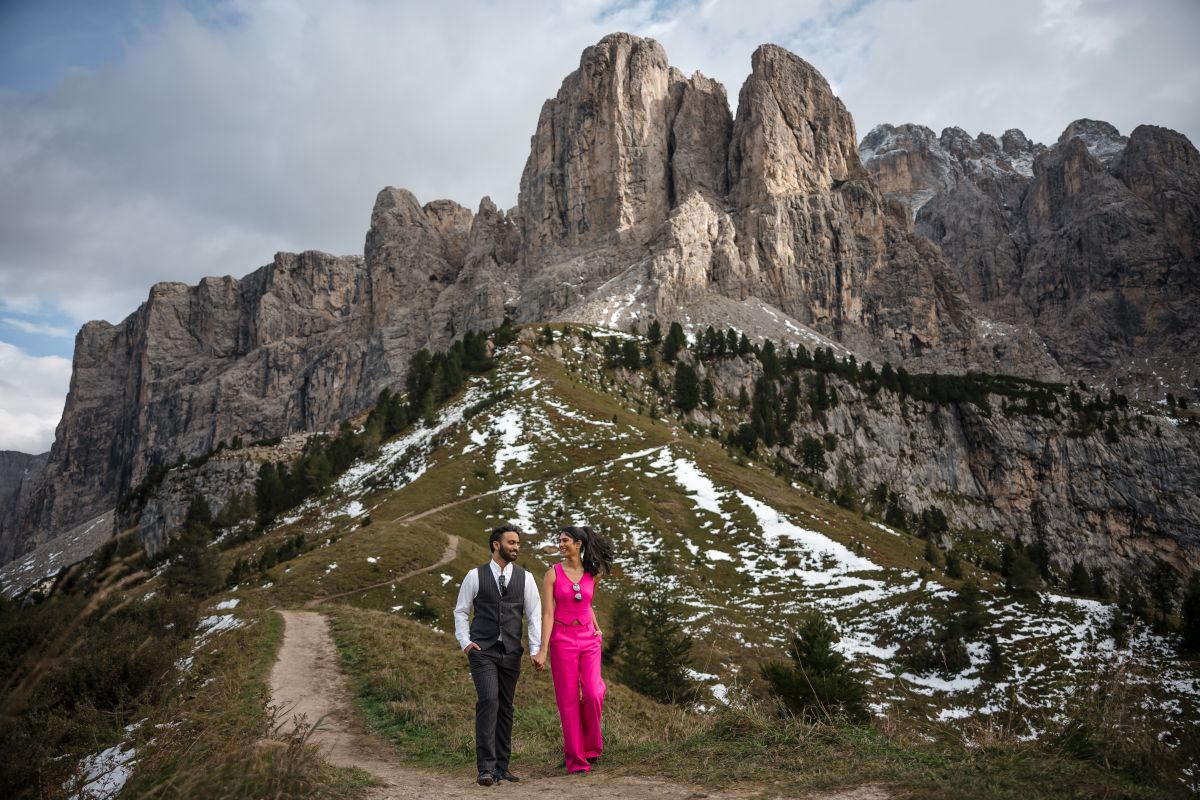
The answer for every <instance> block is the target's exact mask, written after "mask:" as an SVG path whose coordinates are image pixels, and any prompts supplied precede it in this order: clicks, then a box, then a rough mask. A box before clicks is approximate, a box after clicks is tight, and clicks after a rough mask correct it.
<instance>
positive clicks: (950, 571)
mask: <svg viewBox="0 0 1200 800" xmlns="http://www.w3.org/2000/svg"><path fill="white" fill-rule="evenodd" d="M962 576H963V566H962V558H960V557H959V555H958V551H956V550H950V551H949V552H947V553H946V577H948V578H961V577H962Z"/></svg>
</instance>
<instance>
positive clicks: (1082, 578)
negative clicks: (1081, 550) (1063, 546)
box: [1067, 561, 1092, 596]
mask: <svg viewBox="0 0 1200 800" xmlns="http://www.w3.org/2000/svg"><path fill="white" fill-rule="evenodd" d="M1067 591H1069V592H1071V593H1072V594H1078V595H1084V596H1086V595H1089V594H1091V592H1092V577H1091V576H1090V575H1088V571H1087V567H1085V566H1084V565H1083V562H1082V561H1076V562H1075V563H1074V564H1072V565H1071V577H1070V578H1069V579H1068V580H1067Z"/></svg>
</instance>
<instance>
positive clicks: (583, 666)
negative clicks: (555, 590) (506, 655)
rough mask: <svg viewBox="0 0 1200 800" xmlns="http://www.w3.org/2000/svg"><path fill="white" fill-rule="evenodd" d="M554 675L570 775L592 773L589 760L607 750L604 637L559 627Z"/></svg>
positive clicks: (554, 637) (588, 629)
mask: <svg viewBox="0 0 1200 800" xmlns="http://www.w3.org/2000/svg"><path fill="white" fill-rule="evenodd" d="M550 674H551V676H553V678H554V698H555V700H556V701H557V702H558V716H559V718H560V719H561V720H562V730H563V755H564V756H565V757H566V762H567V772H577V771H579V770H584V771H587V770H589V769H591V765H590V764H589V763H588V761H587V760H588V759H589V758H598V757H599V756H600V751H602V750H603V749H604V738H603V736H602V735H601V733H600V717H601V714H602V713H603V710H604V692H605V686H604V681H603V680H602V679H601V678H600V637H599V636H597V635H596V633H595V628H594V627H593V626H592V625H591V624H587V625H563V624H561V623H556V624H555V625H554V632H553V633H552V634H551V637H550Z"/></svg>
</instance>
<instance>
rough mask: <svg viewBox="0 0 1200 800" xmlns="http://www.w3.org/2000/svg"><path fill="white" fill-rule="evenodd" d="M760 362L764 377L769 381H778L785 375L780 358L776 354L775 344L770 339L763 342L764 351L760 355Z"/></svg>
mask: <svg viewBox="0 0 1200 800" xmlns="http://www.w3.org/2000/svg"><path fill="white" fill-rule="evenodd" d="M758 360H759V361H760V362H761V363H762V367H763V375H764V376H765V377H766V378H768V379H769V380H778V379H779V378H780V377H782V375H783V368H782V367H781V366H780V364H779V357H778V356H777V355H776V353H775V343H774V342H772V341H771V340H770V339H767V340H766V341H765V342H763V346H762V350H761V351H760V352H759V354H758Z"/></svg>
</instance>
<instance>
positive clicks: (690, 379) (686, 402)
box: [672, 361, 700, 414]
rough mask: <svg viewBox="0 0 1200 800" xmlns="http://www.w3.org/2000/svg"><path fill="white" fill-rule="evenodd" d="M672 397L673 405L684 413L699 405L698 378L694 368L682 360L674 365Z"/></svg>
mask: <svg viewBox="0 0 1200 800" xmlns="http://www.w3.org/2000/svg"><path fill="white" fill-rule="evenodd" d="M672 398H673V400H674V402H675V406H676V407H677V408H678V409H679V410H680V411H682V412H683V413H685V414H687V413H690V412H691V411H693V410H695V408H696V406H698V405H700V379H699V378H698V377H697V376H696V370H694V369H693V368H692V366H691V365H690V364H687V363H685V362H683V361H680V362H679V363H678V364H677V365H676V366H675V381H674V383H673V385H672Z"/></svg>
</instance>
